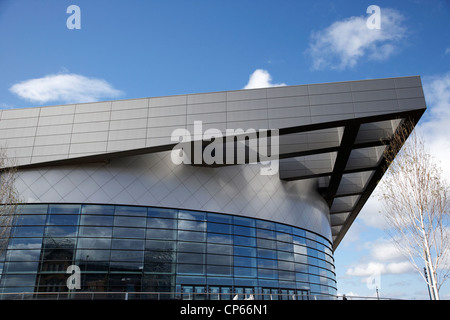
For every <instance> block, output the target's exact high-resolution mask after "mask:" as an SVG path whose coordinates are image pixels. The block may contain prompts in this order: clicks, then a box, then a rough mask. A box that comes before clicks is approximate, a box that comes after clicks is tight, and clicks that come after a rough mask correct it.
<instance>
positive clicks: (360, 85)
mask: <svg viewBox="0 0 450 320" xmlns="http://www.w3.org/2000/svg"><path fill="white" fill-rule="evenodd" d="M350 85H351V89H352V91H353V92H355V91H367V90H382V89H392V88H395V83H394V79H373V80H359V81H351V82H350Z"/></svg>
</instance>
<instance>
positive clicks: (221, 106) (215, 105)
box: [180, 101, 227, 114]
mask: <svg viewBox="0 0 450 320" xmlns="http://www.w3.org/2000/svg"><path fill="white" fill-rule="evenodd" d="M226 111H227V103H226V102H224V101H222V102H210V103H200V104H188V105H187V108H185V109H184V112H185V113H186V112H187V114H198V113H216V112H226ZM180 112H181V110H180Z"/></svg>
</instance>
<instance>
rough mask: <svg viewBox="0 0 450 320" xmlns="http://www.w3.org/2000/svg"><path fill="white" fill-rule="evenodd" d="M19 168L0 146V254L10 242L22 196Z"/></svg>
mask: <svg viewBox="0 0 450 320" xmlns="http://www.w3.org/2000/svg"><path fill="white" fill-rule="evenodd" d="M16 173H17V169H16V167H15V165H14V161H13V160H12V159H11V158H8V157H7V154H6V150H5V149H2V148H0V256H1V254H2V252H3V250H4V249H5V246H6V244H7V243H8V238H9V235H10V232H11V228H12V226H13V224H14V220H15V218H16V211H17V210H16V209H17V206H18V205H19V203H20V197H19V194H18V192H17V190H16V187H15V182H16V177H17V175H16Z"/></svg>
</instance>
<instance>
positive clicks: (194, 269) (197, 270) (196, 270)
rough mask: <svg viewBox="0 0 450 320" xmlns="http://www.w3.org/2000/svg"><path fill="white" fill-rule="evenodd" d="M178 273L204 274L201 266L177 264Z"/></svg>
mask: <svg viewBox="0 0 450 320" xmlns="http://www.w3.org/2000/svg"><path fill="white" fill-rule="evenodd" d="M177 270H178V273H184V274H204V273H205V266H204V265H203V264H178V265H177Z"/></svg>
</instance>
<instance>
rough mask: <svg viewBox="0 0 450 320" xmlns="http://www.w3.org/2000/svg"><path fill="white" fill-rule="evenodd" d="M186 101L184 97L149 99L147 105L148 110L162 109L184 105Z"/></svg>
mask: <svg viewBox="0 0 450 320" xmlns="http://www.w3.org/2000/svg"><path fill="white" fill-rule="evenodd" d="M186 101H187V97H186V95H179V96H168V97H154V98H149V101H148V105H149V107H150V108H153V107H164V106H177V105H185V104H186Z"/></svg>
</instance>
